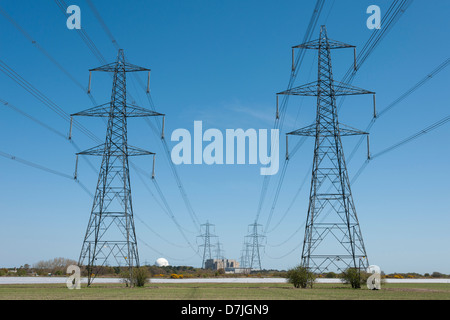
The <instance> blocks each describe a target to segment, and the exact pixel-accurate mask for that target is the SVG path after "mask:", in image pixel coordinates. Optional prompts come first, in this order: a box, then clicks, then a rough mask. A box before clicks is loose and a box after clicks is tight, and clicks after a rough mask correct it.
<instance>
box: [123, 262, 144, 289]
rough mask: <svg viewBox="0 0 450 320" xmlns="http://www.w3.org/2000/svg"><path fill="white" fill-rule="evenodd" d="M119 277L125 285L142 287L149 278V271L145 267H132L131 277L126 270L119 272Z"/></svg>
mask: <svg viewBox="0 0 450 320" xmlns="http://www.w3.org/2000/svg"><path fill="white" fill-rule="evenodd" d="M121 278H122V279H121V282H122V283H124V284H125V286H127V287H128V286H130V287H131V286H136V287H143V286H144V285H145V284H146V283H147V281H148V279H149V278H150V273H149V271H148V269H147V268H146V267H140V268H133V277H132V279H131V277H130V272H129V271H128V270H127V271H123V272H121Z"/></svg>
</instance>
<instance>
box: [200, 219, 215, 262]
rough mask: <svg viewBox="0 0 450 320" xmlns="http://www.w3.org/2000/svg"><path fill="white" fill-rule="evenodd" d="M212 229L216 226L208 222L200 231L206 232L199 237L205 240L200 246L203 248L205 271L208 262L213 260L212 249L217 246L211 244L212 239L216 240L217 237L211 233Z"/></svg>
mask: <svg viewBox="0 0 450 320" xmlns="http://www.w3.org/2000/svg"><path fill="white" fill-rule="evenodd" d="M211 227H214V225H213V224H211V223H209V222H208V221H207V222H206V223H205V224H202V225H201V226H200V229H203V230H204V231H203V233H202V234H200V235H199V237H201V238H202V239H203V244H201V245H200V247H203V260H202V268H203V269H204V268H205V262H206V260H209V259H213V253H212V252H213V250H212V248H214V247H215V245H213V244H211V238H215V237H217V236H216V235H214V234H212V233H211Z"/></svg>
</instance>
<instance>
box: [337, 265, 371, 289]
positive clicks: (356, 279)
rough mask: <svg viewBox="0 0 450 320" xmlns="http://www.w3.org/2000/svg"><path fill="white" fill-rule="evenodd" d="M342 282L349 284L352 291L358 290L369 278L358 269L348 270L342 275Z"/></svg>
mask: <svg viewBox="0 0 450 320" xmlns="http://www.w3.org/2000/svg"><path fill="white" fill-rule="evenodd" d="M341 276H342V278H341V280H342V282H344V283H345V284H350V285H351V286H352V288H353V289H360V288H361V284H362V283H365V282H366V281H367V279H368V278H369V274H368V273H366V272H361V271H360V270H359V269H358V268H348V269H347V270H345V271H344V272H343V273H342V275H341Z"/></svg>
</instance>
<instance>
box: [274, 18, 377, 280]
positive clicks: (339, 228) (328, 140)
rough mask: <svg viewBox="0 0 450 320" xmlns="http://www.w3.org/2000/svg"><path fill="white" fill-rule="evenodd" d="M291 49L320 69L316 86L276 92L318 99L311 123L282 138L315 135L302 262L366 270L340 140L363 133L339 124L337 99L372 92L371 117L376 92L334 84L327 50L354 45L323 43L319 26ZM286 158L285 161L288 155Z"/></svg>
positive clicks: (327, 267) (325, 40) (313, 267)
mask: <svg viewBox="0 0 450 320" xmlns="http://www.w3.org/2000/svg"><path fill="white" fill-rule="evenodd" d="M296 48H300V49H316V50H318V67H319V68H318V80H317V82H313V83H309V84H306V85H302V86H299V87H296V88H292V89H290V90H287V91H284V92H281V93H278V94H283V95H295V96H314V97H317V112H316V121H315V123H313V124H312V125H310V126H307V127H305V128H302V129H298V130H296V131H293V132H290V133H288V134H287V136H286V143H287V138H288V136H289V135H295V136H310V137H315V147H314V160H313V169H312V178H311V189H310V197H309V207H308V215H307V221H306V226H305V237H304V241H303V251H302V257H301V264H302V265H303V266H304V267H307V268H309V269H310V270H311V271H313V272H318V273H322V272H326V271H328V270H330V269H333V270H338V271H344V270H345V269H347V268H350V267H353V268H361V267H365V268H367V267H368V259H367V254H366V249H365V246H364V242H363V238H362V234H361V230H360V226H359V222H358V218H357V215H356V209H355V205H354V203H353V197H352V192H351V189H350V182H349V178H348V173H347V168H346V164H345V158H344V151H343V147H342V142H341V136H352V135H367V137H368V133H366V132H362V131H360V130H356V129H353V128H351V127H348V126H346V125H343V124H340V123H339V121H338V114H337V109H336V97H337V96H344V95H361V94H372V95H373V96H374V100H373V101H374V116H375V115H376V111H375V93H374V92H371V91H367V90H363V89H360V88H357V87H354V86H351V85H349V84H345V83H341V82H337V81H334V80H333V72H332V65H331V49H341V48H355V47H354V46H352V45H348V44H345V43H342V42H339V41H334V40H331V39H328V36H327V31H326V28H325V26H322V27H321V29H320V37H319V39H318V40H314V41H310V42H307V43H304V44H301V45H299V46H296V47H293V50H294V49H296ZM354 52H355V49H354ZM355 56H356V54H355ZM367 142H369V140H368V139H367ZM286 148H287V146H286ZM286 154H287V157H289V153H288V151H287V153H286ZM368 157H370V152H369V151H368Z"/></svg>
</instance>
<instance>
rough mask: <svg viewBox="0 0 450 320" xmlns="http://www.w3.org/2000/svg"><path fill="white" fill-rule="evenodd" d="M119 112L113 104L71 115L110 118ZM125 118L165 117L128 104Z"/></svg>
mask: <svg viewBox="0 0 450 320" xmlns="http://www.w3.org/2000/svg"><path fill="white" fill-rule="evenodd" d="M117 112H118V110H115V108H112V106H111V102H108V103H105V104H102V105H99V106H96V107H93V108H90V109H87V110H84V111H81V112H77V113H74V114H71V115H70V116H71V117H75V116H86V117H105V118H108V117H109V116H110V115H111V113H114V114H116V113H117ZM122 115H124V116H125V117H134V118H136V117H155V116H164V114H162V113H159V112H156V111H152V110H148V109H145V108H142V107H138V106H135V105H131V104H127V106H126V107H125V114H123V112H122Z"/></svg>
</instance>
